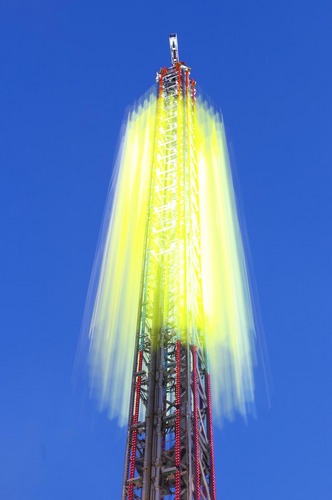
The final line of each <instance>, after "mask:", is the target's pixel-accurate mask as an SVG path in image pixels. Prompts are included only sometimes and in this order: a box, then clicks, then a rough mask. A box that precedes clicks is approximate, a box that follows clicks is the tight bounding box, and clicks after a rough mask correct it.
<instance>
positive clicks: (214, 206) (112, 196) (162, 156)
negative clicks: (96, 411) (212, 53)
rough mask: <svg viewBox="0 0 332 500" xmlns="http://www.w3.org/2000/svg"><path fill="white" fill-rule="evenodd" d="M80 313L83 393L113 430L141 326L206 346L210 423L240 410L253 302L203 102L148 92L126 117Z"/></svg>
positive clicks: (224, 161)
mask: <svg viewBox="0 0 332 500" xmlns="http://www.w3.org/2000/svg"><path fill="white" fill-rule="evenodd" d="M87 311H88V312H87V314H86V316H85V317H86V320H85V323H86V324H85V328H86V330H87V331H88V332H89V338H90V351H89V360H90V369H91V387H92V389H93V391H95V390H96V391H97V395H98V398H99V401H100V402H101V407H108V408H109V412H110V416H111V417H118V420H119V423H120V424H121V425H123V424H125V423H126V419H127V415H128V404H129V397H130V387H131V377H132V362H133V361H132V360H133V354H134V349H135V338H136V333H137V331H138V330H140V329H142V328H144V324H145V322H146V321H150V325H151V329H152V330H151V331H152V332H156V331H158V330H159V329H160V328H163V329H165V330H167V329H169V330H172V331H173V332H176V335H177V338H178V339H179V340H180V341H181V340H185V339H188V338H189V340H190V343H191V344H193V345H195V344H196V340H197V339H198V338H200V340H202V339H203V341H204V345H205V348H206V350H207V353H208V358H209V372H210V373H211V377H212V380H213V383H212V384H211V386H212V397H213V404H214V411H215V413H216V416H217V417H218V416H219V417H222V416H229V417H230V416H232V414H233V411H234V410H236V411H239V412H240V413H241V414H243V415H245V414H246V410H247V403H249V402H251V401H253V393H254V382H253V357H254V346H253V340H254V321H253V315H252V307H251V298H250V291H249V284H248V277H247V271H246V262H245V254H244V249H243V244H242V238H241V232H240V227H239V222H238V215H237V208H236V201H235V195H234V189H233V183H232V176H231V170H230V165H229V159H228V153H227V143H226V138H225V132H224V127H223V123H222V121H221V118H220V116H219V115H218V114H217V113H215V111H214V110H213V109H212V108H211V107H209V106H208V105H207V104H206V103H205V102H204V101H201V100H198V101H197V102H195V101H193V99H192V98H189V97H188V96H187V98H185V99H177V98H176V97H173V98H172V99H170V98H169V99H168V101H167V105H166V104H165V98H164V97H163V96H162V95H161V96H160V97H159V98H158V99H157V98H156V97H155V95H154V94H153V93H151V94H149V96H147V97H146V98H144V99H143V100H142V101H141V102H140V104H139V105H137V106H136V107H135V108H134V109H133V110H132V111H131V113H130V114H129V117H128V121H127V124H126V127H125V129H124V134H123V138H122V143H121V147H120V151H119V156H118V161H117V168H116V175H115V178H114V182H113V184H112V188H111V190H110V193H109V199H108V202H107V205H106V210H105V216H104V224H103V228H102V233H101V237H100V241H99V244H98V250H97V257H96V262H95V266H94V271H93V276H92V280H91V285H90V292H89V296H88V302H87ZM152 345H153V342H152Z"/></svg>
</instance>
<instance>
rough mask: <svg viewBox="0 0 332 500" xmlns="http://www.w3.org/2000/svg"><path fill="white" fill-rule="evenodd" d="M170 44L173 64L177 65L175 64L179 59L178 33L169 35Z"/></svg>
mask: <svg viewBox="0 0 332 500" xmlns="http://www.w3.org/2000/svg"><path fill="white" fill-rule="evenodd" d="M169 46H170V49H171V60H172V65H173V66H175V64H176V63H177V62H178V61H179V48H178V36H177V34H176V33H172V34H171V35H169Z"/></svg>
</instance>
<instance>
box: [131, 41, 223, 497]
mask: <svg viewBox="0 0 332 500" xmlns="http://www.w3.org/2000/svg"><path fill="white" fill-rule="evenodd" d="M170 49H171V62H172V65H171V66H170V67H169V68H162V69H161V70H160V71H159V72H158V73H157V83H158V100H157V118H156V129H155V137H154V159H153V168H152V178H151V188H150V202H149V212H148V214H149V215H148V222H147V233H146V243H145V254H144V266H143V267H144V270H143V276H142V284H141V293H140V305H139V312H138V324H137V325H138V326H137V335H136V347H135V354H134V363H133V374H132V388H131V398H130V409H129V421H128V435H127V445H126V454H125V470H124V479H123V491H122V499H123V500H133V499H144V500H148V499H151V500H158V499H175V500H184V499H186V500H189V499H190V500H191V499H195V500H200V499H201V500H215V499H216V487H215V471H214V452H213V432H212V408H211V391H210V374H209V369H208V361H207V352H206V349H205V341H204V331H201V329H200V328H199V317H200V315H202V314H203V306H202V304H201V300H200V297H201V287H202V284H201V257H200V229H199V228H200V225H199V215H200V214H199V199H198V198H199V195H198V176H197V161H198V160H197V154H196V150H195V82H194V80H192V79H191V78H190V68H189V67H188V66H187V65H186V64H185V63H183V62H181V61H180V60H179V55H178V45H177V36H176V35H170ZM197 318H198V320H197Z"/></svg>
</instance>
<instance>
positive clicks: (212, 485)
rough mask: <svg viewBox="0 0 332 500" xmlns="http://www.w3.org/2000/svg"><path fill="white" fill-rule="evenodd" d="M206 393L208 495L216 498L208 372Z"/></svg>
mask: <svg viewBox="0 0 332 500" xmlns="http://www.w3.org/2000/svg"><path fill="white" fill-rule="evenodd" d="M205 380H206V394H207V400H208V407H207V427H208V437H209V442H210V495H211V500H216V475H215V468H214V445H213V428H212V401H211V385H210V374H209V373H206V375H205Z"/></svg>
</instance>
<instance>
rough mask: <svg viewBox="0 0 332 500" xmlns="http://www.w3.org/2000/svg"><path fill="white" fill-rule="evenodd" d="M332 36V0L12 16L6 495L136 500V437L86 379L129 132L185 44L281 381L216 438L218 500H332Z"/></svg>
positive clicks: (6, 205)
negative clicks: (236, 197)
mask: <svg viewBox="0 0 332 500" xmlns="http://www.w3.org/2000/svg"><path fill="white" fill-rule="evenodd" d="M331 27H332V5H331V3H330V2H329V1H328V0H318V1H313V0H312V1H308V0H307V1H306V0H304V1H303V0H302V1H300V0H280V1H275V2H271V1H270V2H267V1H262V0H257V1H255V2H245V1H242V2H241V1H239V0H220V1H218V2H215V1H208V0H207V1H205V2H200V1H192V2H183V1H179V2H159V1H154V2H151V1H140V2H127V1H123V2H112V1H111V0H108V1H106V0H105V1H101V0H95V1H92V0H91V1H85V0H81V1H78V0H73V1H71V2H68V1H64V0H30V1H29V2H27V1H24V0H2V1H1V3H0V58H1V60H0V72H1V76H0V85H1V87H0V102H1V111H0V128H1V130H0V143H1V145H0V191H1V192H0V204H1V209H0V213H1V239H0V245H1V250H0V251H1V279H0V294H1V297H0V299H1V302H0V303H1V314H0V325H1V329H0V332H1V350H0V401H1V409H0V443H1V445H0V498H1V499H4V500H76V499H77V500H96V499H98V500H111V499H118V498H120V490H121V482H122V469H123V456H124V445H125V431H124V430H119V429H118V428H117V426H116V424H115V423H113V422H110V421H109V420H108V419H107V417H106V415H105V414H100V413H98V412H97V411H96V406H95V403H94V402H93V401H90V400H89V399H88V398H87V396H86V392H87V390H86V389H85V388H84V383H83V381H81V382H80V383H79V384H78V386H76V387H73V385H72V374H73V365H74V359H75V353H76V347H77V343H78V339H79V334H80V327H81V321H82V315H83V309H84V302H85V296H86V292H87V288H88V283H89V277H90V272H91V267H92V263H93V258H94V252H95V248H96V243H97V238H98V233H99V228H100V223H101V218H102V214H103V207H104V203H105V200H106V195H107V190H108V184H109V180H110V176H111V173H112V166H113V163H114V158H115V155H116V148H117V144H118V139H119V131H120V128H121V124H122V122H123V119H124V117H125V113H126V110H127V109H128V106H129V105H130V104H132V103H133V102H134V101H135V100H136V99H137V98H138V97H139V96H140V95H142V94H143V93H144V92H145V91H146V90H147V89H148V88H149V87H150V86H151V85H152V84H153V83H154V79H155V72H156V71H157V70H159V68H160V67H161V66H165V65H169V64H170V58H169V48H168V35H169V33H171V32H177V33H178V36H179V46H180V58H181V59H182V60H184V61H186V62H187V64H189V65H190V66H191V67H192V76H193V77H194V78H195V79H196V80H197V81H198V82H199V84H200V86H201V87H202V88H203V89H204V90H205V91H206V92H207V93H208V94H209V95H210V96H211V98H212V100H213V102H214V103H215V105H216V106H217V107H220V108H221V109H222V111H223V115H224V119H225V123H226V130H227V133H228V140H229V143H230V147H231V151H232V158H233V162H234V163H235V164H236V177H237V184H238V186H239V188H240V199H241V206H242V210H243V212H244V214H245V219H246V227H247V233H248V239H249V244H250V249H251V260H252V263H253V269H254V274H255V281H256V285H257V290H258V296H259V301H260V310H261V316H262V323H263V326H264V332H265V338H266V344H267V350H268V353H269V365H270V372H271V376H270V377H269V379H270V382H269V384H270V385H269V387H270V397H271V405H269V403H268V398H267V397H266V395H265V392H264V387H263V384H261V385H259V387H258V403H257V418H250V419H249V421H248V423H247V424H245V423H244V422H243V421H242V420H241V419H240V418H238V419H236V421H235V422H234V423H232V424H227V425H226V426H225V427H224V428H223V429H222V430H219V429H216V430H215V448H216V470H217V491H218V498H220V499H222V500H280V499H285V500H329V499H331V498H332V435H331V433H332V431H331V425H332V424H331V422H332V395H331V387H332V367H331V366H332V365H331V359H332V357H331V354H332V345H331V344H332V343H331V327H332V300H331V299H332V285H331V283H332V279H331V278H332V237H331V216H332V199H331V198H332V196H331V194H332V164H331V148H332V137H331V121H332V98H331V92H332V90H331V89H332V69H331V49H332V28H331ZM260 378H262V377H261V376H259V377H258V379H260Z"/></svg>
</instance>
